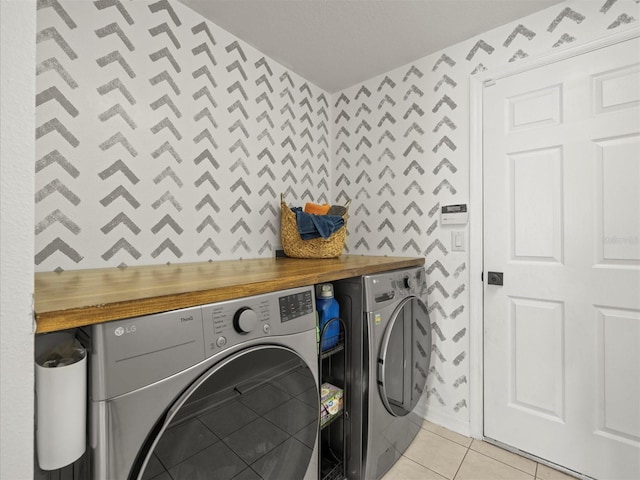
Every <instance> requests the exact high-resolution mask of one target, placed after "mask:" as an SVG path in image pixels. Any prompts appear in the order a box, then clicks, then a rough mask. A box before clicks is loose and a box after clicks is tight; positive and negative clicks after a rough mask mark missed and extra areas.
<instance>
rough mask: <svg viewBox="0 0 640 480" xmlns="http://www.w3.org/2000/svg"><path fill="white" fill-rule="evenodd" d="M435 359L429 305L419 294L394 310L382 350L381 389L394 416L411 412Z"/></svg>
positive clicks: (379, 363)
mask: <svg viewBox="0 0 640 480" xmlns="http://www.w3.org/2000/svg"><path fill="white" fill-rule="evenodd" d="M430 361H431V323H430V321H429V313H428V311H427V306H426V305H425V304H424V302H423V301H422V300H420V299H419V298H418V297H416V296H410V297H407V298H405V299H404V300H402V301H401V302H400V304H399V305H398V307H397V308H396V309H395V310H394V312H393V314H392V315H391V318H390V320H389V323H388V325H387V328H386V330H385V332H384V337H383V338H382V344H381V347H380V351H379V352H378V389H379V391H380V397H381V398H382V402H383V403H384V406H385V407H386V409H387V410H388V411H389V413H391V414H392V415H394V416H397V417H402V416H404V415H407V414H408V413H410V412H411V411H412V410H413V409H414V408H415V406H416V405H417V403H418V401H419V400H420V396H421V395H422V392H424V389H425V385H426V382H427V373H428V372H429V363H430Z"/></svg>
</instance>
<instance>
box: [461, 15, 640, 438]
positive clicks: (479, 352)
mask: <svg viewBox="0 0 640 480" xmlns="http://www.w3.org/2000/svg"><path fill="white" fill-rule="evenodd" d="M636 37H640V25H638V24H637V23H634V24H631V25H629V26H626V27H619V28H618V29H617V30H616V31H614V32H613V33H611V34H610V35H606V36H603V37H601V38H598V39H596V40H593V41H590V42H587V43H583V44H580V45H576V46H573V47H567V48H565V49H562V50H560V51H558V52H550V53H546V54H543V55H541V56H539V57H535V58H532V59H526V60H522V61H520V62H518V63H516V64H513V65H509V66H507V67H505V68H500V69H496V70H493V71H487V72H483V73H482V74H478V75H474V76H472V77H471V79H470V82H469V90H470V91H469V107H470V108H469V110H470V112H469V122H470V123H469V125H470V127H469V163H470V164H469V203H470V205H471V212H470V218H469V275H470V282H469V338H470V344H469V352H470V364H469V378H470V381H469V415H470V418H469V423H470V425H469V432H470V435H471V436H472V437H474V438H483V436H484V396H483V388H484V371H483V364H484V323H483V312H484V302H483V300H484V283H483V282H482V281H480V278H481V275H482V272H483V269H484V266H483V259H484V244H483V216H484V205H483V176H482V173H483V154H482V148H483V145H482V129H483V126H482V98H483V97H482V92H483V88H484V85H485V84H490V83H491V82H494V81H496V80H498V79H501V78H505V77H509V76H511V75H515V74H518V73H522V72H525V71H528V70H533V69H535V68H538V67H542V66H545V65H549V64H552V63H555V62H559V61H562V60H565V59H567V58H571V57H576V56H578V55H582V54H584V53H588V52H592V51H594V50H598V49H600V48H604V47H608V46H610V45H614V44H616V43H620V42H624V41H626V40H630V39H632V38H636Z"/></svg>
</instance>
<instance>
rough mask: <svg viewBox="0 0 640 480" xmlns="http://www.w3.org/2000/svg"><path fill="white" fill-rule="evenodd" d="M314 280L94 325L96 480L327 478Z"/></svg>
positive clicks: (92, 429) (92, 430) (92, 409)
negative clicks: (321, 466) (321, 447)
mask: <svg viewBox="0 0 640 480" xmlns="http://www.w3.org/2000/svg"><path fill="white" fill-rule="evenodd" d="M315 327H316V317H315V308H314V292H313V288H312V287H304V288H296V289H290V290H286V291H281V292H276V293H272V294H265V295H257V296H252V297H246V298H242V299H237V300H231V301H227V302H219V303H213V304H209V305H203V306H198V307H193V308H186V309H181V310H175V311H170V312H166V313H161V314H157V315H149V316H144V317H137V318H131V319H127V320H121V321H115V322H108V323H104V324H99V325H94V326H92V327H91V330H90V336H91V340H90V341H91V357H90V362H91V365H90V372H91V374H90V391H91V395H90V416H91V420H90V428H89V430H90V432H89V433H90V451H91V459H92V467H91V468H92V476H91V478H92V479H94V480H113V479H119V480H125V479H129V480H134V479H136V480H142V479H144V480H150V479H156V480H168V479H173V480H177V479H189V480H197V479H205V478H207V479H209V478H216V479H237V480H240V479H260V478H263V479H278V480H281V479H283V478H287V479H305V480H306V479H310V480H313V479H317V477H318V446H317V439H318V422H319V389H318V359H317V358H318V357H317V344H316V328H315Z"/></svg>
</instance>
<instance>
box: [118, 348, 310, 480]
mask: <svg viewBox="0 0 640 480" xmlns="http://www.w3.org/2000/svg"><path fill="white" fill-rule="evenodd" d="M319 411H320V410H319V394H318V386H317V383H316V379H315V377H314V374H313V372H312V371H311V369H310V368H309V367H308V366H307V365H306V364H305V362H304V361H303V360H302V358H300V357H299V356H298V355H297V354H296V353H295V352H294V351H292V350H289V349H287V348H284V347H279V346H258V347H253V348H249V349H246V350H243V351H241V352H238V353H236V354H234V355H232V356H231V357H229V358H227V359H226V360H223V361H222V362H220V363H218V364H216V365H215V366H213V367H211V368H210V369H209V370H208V371H207V372H206V373H205V374H203V375H202V376H201V377H200V378H199V379H198V380H196V381H195V382H194V383H193V384H192V385H191V386H190V387H189V388H188V389H187V390H186V391H185V392H184V393H183V394H182V395H181V396H180V397H179V398H178V399H177V400H176V402H175V403H174V404H173V406H172V407H171V408H170V409H169V410H168V411H167V413H166V415H165V416H164V418H163V419H161V420H160V421H159V422H158V424H157V425H156V428H155V429H154V431H153V432H151V434H150V436H149V439H148V441H147V444H146V446H145V447H144V448H143V450H142V451H141V452H140V454H139V456H138V460H137V462H136V467H135V468H134V471H133V472H132V473H131V475H130V477H129V478H130V480H132V479H138V480H148V479H163V480H164V479H169V478H171V479H174V480H178V479H184V480H197V479H212V478H215V479H231V478H236V476H238V475H239V476H238V477H237V478H255V479H259V478H263V479H278V480H281V479H285V478H286V479H300V480H302V479H308V478H313V479H315V478H317V471H318V470H317V446H316V442H317V436H318V420H319Z"/></svg>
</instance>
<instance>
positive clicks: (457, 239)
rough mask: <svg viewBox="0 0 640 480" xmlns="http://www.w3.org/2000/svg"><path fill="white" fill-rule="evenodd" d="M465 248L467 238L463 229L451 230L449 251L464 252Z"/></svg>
mask: <svg viewBox="0 0 640 480" xmlns="http://www.w3.org/2000/svg"><path fill="white" fill-rule="evenodd" d="M466 249H467V239H466V235H465V232H464V230H454V231H453V232H451V251H452V252H464V251H466Z"/></svg>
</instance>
